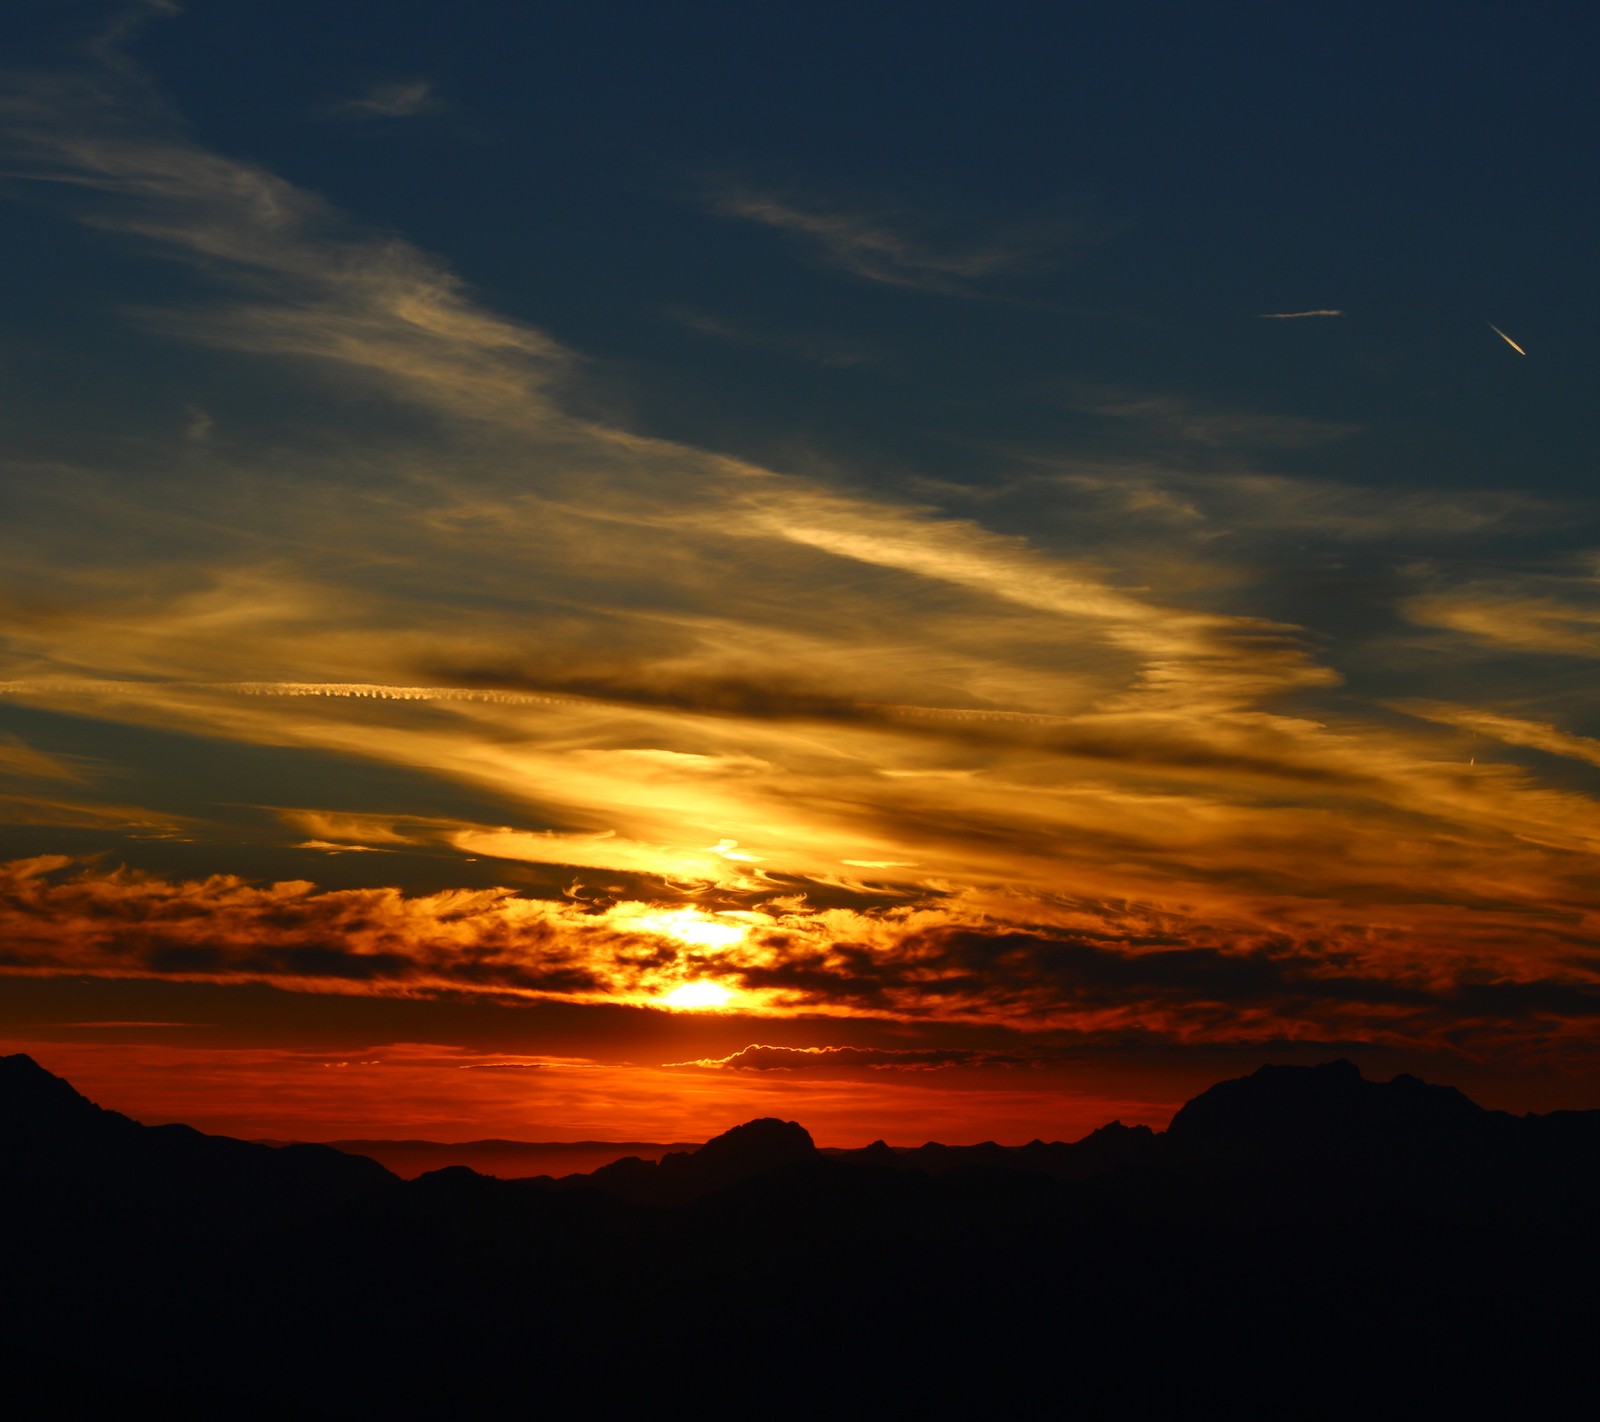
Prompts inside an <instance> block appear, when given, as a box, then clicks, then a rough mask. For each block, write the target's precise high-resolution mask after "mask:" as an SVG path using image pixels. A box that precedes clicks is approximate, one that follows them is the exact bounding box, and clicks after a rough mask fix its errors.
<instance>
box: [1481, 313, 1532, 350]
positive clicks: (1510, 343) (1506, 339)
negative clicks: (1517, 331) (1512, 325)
mask: <svg viewBox="0 0 1600 1422" xmlns="http://www.w3.org/2000/svg"><path fill="white" fill-rule="evenodd" d="M1488 325H1489V329H1490V330H1491V331H1493V332H1494V333H1495V335H1497V336H1499V337H1500V339H1501V340H1502V341H1504V342H1505V343H1506V344H1507V345H1508V346H1510V347H1511V349H1512V350H1514V351H1515V352H1516V353H1517V354H1518V355H1527V351H1525V350H1523V349H1522V347H1521V346H1519V345H1518V344H1517V343H1516V342H1515V341H1513V340H1512V339H1511V337H1510V336H1508V335H1506V333H1505V332H1504V331H1502V330H1501V329H1500V328H1499V327H1498V326H1496V325H1495V324H1494V322H1493V321H1490V322H1489V323H1488Z"/></svg>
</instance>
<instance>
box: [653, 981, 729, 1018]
mask: <svg viewBox="0 0 1600 1422" xmlns="http://www.w3.org/2000/svg"><path fill="white" fill-rule="evenodd" d="M733 999H734V993H733V992H732V990H731V989H729V988H725V987H723V986H722V985H721V984H720V983H710V982H697V983H684V985H683V986H682V987H675V988H673V990H672V991H671V992H669V993H667V994H666V995H665V996H664V997H662V998H661V1002H662V1004H663V1005H664V1006H666V1007H670V1008H672V1009H673V1010H674V1011H675V1012H715V1011H716V1010H717V1009H718V1008H721V1007H726V1006H727V1005H728V1004H729V1003H730V1002H732V1001H733Z"/></svg>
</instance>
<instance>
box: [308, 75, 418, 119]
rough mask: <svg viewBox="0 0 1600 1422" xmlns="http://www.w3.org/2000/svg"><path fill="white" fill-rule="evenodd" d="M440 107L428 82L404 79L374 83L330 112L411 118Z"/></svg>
mask: <svg viewBox="0 0 1600 1422" xmlns="http://www.w3.org/2000/svg"><path fill="white" fill-rule="evenodd" d="M444 107H445V105H444V102H443V101H442V100H441V99H440V98H439V96H438V95H437V94H435V93H434V89H433V84H432V82H431V81H429V80H427V79H408V80H398V81H391V82H388V83H382V84H374V85H373V86H372V87H371V88H370V89H368V90H367V91H366V92H365V93H363V94H361V95H359V96H358V97H356V98H354V99H346V100H345V101H344V102H343V103H339V104H335V105H334V106H333V107H332V109H331V110H330V112H331V113H334V114H340V115H344V116H346V117H349V118H413V117H415V116H416V115H417V114H431V113H438V112H439V111H440V110H441V109H443V108H444Z"/></svg>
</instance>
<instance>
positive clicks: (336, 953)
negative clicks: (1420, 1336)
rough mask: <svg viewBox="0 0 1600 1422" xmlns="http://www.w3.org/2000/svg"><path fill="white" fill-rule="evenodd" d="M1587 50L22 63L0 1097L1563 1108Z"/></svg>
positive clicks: (1009, 1114)
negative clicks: (1268, 1084)
mask: <svg viewBox="0 0 1600 1422" xmlns="http://www.w3.org/2000/svg"><path fill="white" fill-rule="evenodd" d="M1585 28H1586V26H1585V22H1584V20H1583V19H1582V17H1580V16H1579V15H1578V13H1577V11H1576V10H1568V9H1567V8H1566V7H1551V8H1549V9H1546V10H1543V11H1540V12H1538V13H1536V14H1528V13H1524V12H1512V11H1511V10H1509V9H1507V8H1506V7H1503V6H1491V5H1458V6H1453V7H1449V8H1448V9H1447V8H1445V7H1435V6H1427V5H1414V6H1402V7H1393V6H1388V7H1381V8H1380V7H1361V6H1353V7H1339V8H1338V10H1337V11H1335V10H1333V9H1325V10H1321V11H1312V12H1305V13H1302V12H1299V11H1291V10H1289V9H1286V8H1285V7H1282V6H1278V5H1272V6H1268V5H1247V4H1237V5H1228V6H1218V7H1196V6H1192V5H1164V4H1138V5H1129V6H1121V7H1110V8H1104V7H1102V9H1101V10H1098V11H1090V10H1086V9H1084V8H1083V7H1077V6H1055V5H1033V4H1019V5H1015V6H1009V7H1003V8H1001V9H1000V10H998V11H997V10H995V9H994V8H993V7H988V6H979V5H976V4H972V3H944V4H939V3H929V4H923V5H918V6H904V5H888V4H865V5H863V4H852V5H841V4H835V3H830V0H820V3H817V2H814V3H808V4H804V5H800V4H785V3H774V4H770V5H763V6H750V5H725V4H718V3H701V4H696V5H692V6H689V5H684V6H663V5H660V4H623V3H589V4H584V5H576V4H559V3H552V4H548V5H540V6H526V7H507V6H504V5H500V4H487V3H483V0H452V2H451V3H449V4H445V3H443V0H417V3H412V4H406V5H396V4H394V3H392V0H383V3H377V0H350V3H345V4H341V5H339V6H336V7H333V8H331V9H330V7H328V6H326V5H325V4H312V3H308V2H307V0H271V3H267V2H266V0H211V3H207V2H206V0H189V3H186V4H181V5H180V4H175V3H168V0H142V3H115V4H107V3H99V0H95V3H90V0H18V3H16V4H14V5H13V6H11V7H10V8H9V9H8V10H7V13H6V15H5V17H4V19H3V20H0V36H3V41H4V42H3V43H0V54H3V55H4V56H5V58H4V60H3V63H4V66H5V67H4V71H3V73H0V89H3V97H0V115H3V121H0V134H3V137H0V201H3V203H4V206H5V223H4V225H3V227H0V253H3V260H0V303H3V310H4V315H5V321H4V327H3V330H4V336H3V341H0V379H3V386H0V390H3V399H0V420H3V422H4V428H3V434H4V439H3V444H0V451H3V452H0V459H3V463H4V468H3V470H0V821H3V826H0V1047H3V1048H4V1049H5V1050H8V1051H27V1052H29V1053H30V1054H32V1055H34V1056H35V1057H36V1058H37V1059H38V1060H39V1061H40V1062H41V1063H43V1064H44V1065H46V1066H47V1067H50V1068H51V1069H52V1070H55V1071H58V1072H60V1073H61V1074H63V1075H66V1076H68V1077H69V1078H70V1079H71V1080H73V1081H74V1082H75V1084H78V1085H79V1086H80V1089H83V1090H85V1091H87V1092H88V1093H89V1094H91V1095H93V1096H94V1097H95V1098H96V1099H98V1100H100V1101H101V1102H102V1103H103V1104H105V1105H108V1106H113V1107H116V1108H117V1109H121V1110H124V1111H127V1112H129V1113H130V1114H132V1115H135V1116H137V1117H139V1118H140V1119H146V1120H152V1121H154V1120H172V1119H181V1120H187V1121H190V1122H192V1123H193V1124H196V1125H199V1126H202V1127H203V1128H205V1129H213V1130H221V1131H228V1132H232V1133H237V1134H247V1135H256V1136H274V1137H298V1138H303V1139H318V1138H342V1137H355V1136H365V1137H377V1136H391V1137H392V1136H415V1137H428V1138H432V1139H437V1140H468V1139H474V1138H480V1137H488V1136H496V1137H506V1138H513V1139H524V1140H563V1139H634V1140H641V1139H644V1140H651V1139H653V1140H685V1139H696V1138H704V1137H705V1136H709V1135H710V1134H714V1133H715V1132H717V1131H719V1130H722V1129H726V1128H727V1127H728V1126H730V1125H732V1124H735V1123H736V1122H738V1121H740V1120H744V1119H748V1118H750V1117H752V1116H758V1115H776V1116H781V1117H784V1118H788V1119H798V1120H800V1121H801V1122H802V1123H803V1124H805V1125H807V1126H808V1128H809V1129H811V1130H812V1132H813V1134H814V1135H815V1136H816V1137H817V1139H818V1141H819V1143H821V1144H824V1145H860V1144H864V1143H866V1142H867V1141H870V1140H872V1139H874V1138H880V1137H881V1138H886V1139H889V1140H891V1141H892V1142H894V1143H897V1144H906V1143H916V1142H918V1141H921V1140H926V1139H943V1140H947V1141H962V1140H979V1139H985V1138H988V1139H996V1140H1001V1141H1003V1142H1009V1143H1018V1142H1023V1141H1026V1140H1029V1139H1032V1138H1035V1137H1042V1138H1045V1139H1072V1138H1075V1137H1076V1136H1078V1135H1081V1134H1083V1133H1084V1132H1085V1131H1087V1130H1089V1129H1091V1128H1092V1127H1094V1126H1096V1125H1099V1124H1101V1123H1103V1122H1104V1121H1106V1120H1109V1119H1112V1118H1114V1117H1116V1118H1120V1119H1122V1120H1124V1121H1128V1122H1146V1123H1149V1124H1152V1125H1157V1126H1159V1125H1161V1124H1164V1122H1165V1120H1166V1119H1167V1118H1168V1117H1169V1116H1170V1114H1171V1112H1172V1110H1173V1109H1174V1108H1175V1107H1176V1106H1177V1105H1178V1104H1180V1103H1181V1102H1182V1101H1183V1100H1184V1099H1185V1098H1186V1097H1187V1096H1189V1095H1192V1094H1194V1092H1196V1091H1198V1090H1200V1089H1202V1088H1203V1087H1204V1086H1205V1085H1207V1084H1209V1083H1210V1082H1211V1081H1214V1080H1217V1079H1219V1078H1222V1077H1226V1076H1234V1075H1239V1074H1241V1073H1242V1072H1244V1071H1248V1070H1251V1069H1253V1068H1254V1067H1255V1066H1257V1065H1259V1064H1260V1063H1262V1062H1264V1061H1313V1060H1324V1059H1327V1058H1330V1057H1334V1056H1347V1057H1350V1058H1351V1059H1353V1060H1355V1061H1357V1062H1358V1063H1359V1064H1361V1065H1362V1066H1363V1069H1364V1070H1367V1071H1368V1072H1369V1074H1379V1075H1385V1074H1392V1073H1393V1072H1395V1071H1400V1070H1406V1071H1412V1072H1414V1073H1416V1074H1417V1075H1421V1076H1424V1077H1426V1078H1428V1079H1431V1080H1437V1081H1445V1082H1450V1083H1452V1084H1457V1085H1460V1086H1462V1087H1463V1088H1464V1089H1467V1090H1468V1091H1469V1092H1471V1093H1472V1094H1474V1095H1475V1096H1477V1097H1478V1099H1480V1100H1483V1101H1484V1102H1486V1104H1490V1105H1496V1106H1502V1107H1505V1108H1506V1109H1512V1110H1518V1111H1521V1110H1529V1109H1538V1110H1544V1109H1551V1108H1555V1107H1571V1106H1584V1107H1593V1106H1600V1052H1597V1050H1596V1042H1597V1037H1596V1033H1595V1025H1596V1021H1597V1015H1600V937H1597V930H1600V874H1597V872H1596V871H1597V867H1600V863H1597V859H1596V854H1597V850H1600V798H1597V796H1600V705H1597V703H1596V699H1595V697H1594V695H1593V688H1594V686H1595V676H1596V670H1597V668H1596V661H1597V658H1600V522H1597V513H1600V508H1597V503H1596V500H1595V497H1594V493H1593V470H1594V466H1595V460H1596V455H1597V453H1600V429H1597V423H1596V416H1595V413H1594V405H1593V399H1592V391H1593V389H1594V387H1595V381H1596V373H1597V372H1596V361H1595V358H1594V355H1593V354H1592V350H1593V344H1592V341H1591V340H1590V339H1589V334H1590V327H1591V326H1592V324H1593V319H1592V318H1593V314H1594V310H1595V294H1594V283H1593V281H1592V278H1591V277H1590V275H1589V271H1590V267H1591V265H1592V254H1591V253H1590V251H1589V250H1588V249H1589V245H1590V243H1591V240H1592V238H1591V234H1592V232H1593V231H1594V228H1595V226H1596V221H1597V218H1600V210H1597V209H1600V195H1597V192H1596V189H1595V187H1594V185H1593V184H1592V183H1590V182H1588V181H1586V175H1587V174H1588V173H1589V171H1590V170H1591V168H1592V166H1593V146H1594V140H1593V135H1594V134H1595V133H1596V132H1597V131H1600V123H1597V120H1600V113H1597V112H1596V110H1597V108H1600V102H1597V98H1596V95H1595V91H1594V87H1593V83H1592V76H1591V75H1590V74H1588V73H1587V72H1586V70H1585V67H1584V54H1585V48H1586V46H1585V44H1584V42H1583V41H1584V39H1585V37H1586V36H1585V34H1584V33H1583V31H1584V29H1585Z"/></svg>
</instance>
